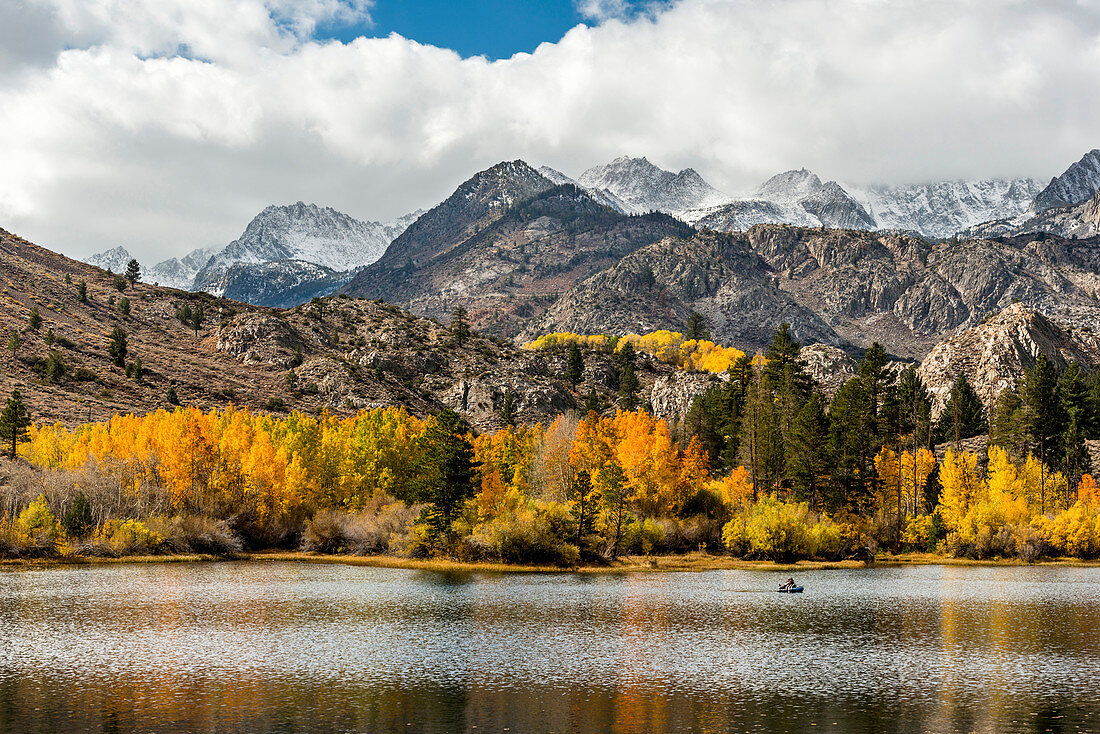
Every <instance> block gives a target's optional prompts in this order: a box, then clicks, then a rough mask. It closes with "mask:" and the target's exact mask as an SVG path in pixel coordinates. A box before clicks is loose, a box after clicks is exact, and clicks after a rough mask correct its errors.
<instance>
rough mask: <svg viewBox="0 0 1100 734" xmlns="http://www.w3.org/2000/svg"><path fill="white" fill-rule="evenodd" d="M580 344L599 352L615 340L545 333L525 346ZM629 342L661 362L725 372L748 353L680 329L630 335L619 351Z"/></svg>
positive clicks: (603, 337)
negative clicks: (686, 337) (689, 335)
mask: <svg viewBox="0 0 1100 734" xmlns="http://www.w3.org/2000/svg"><path fill="white" fill-rule="evenodd" d="M569 344H578V345H580V346H587V347H589V348H591V349H595V350H597V351H607V350H608V349H609V347H610V344H611V340H610V338H609V337H606V336H603V335H596V336H583V335H581V334H570V333H565V332H555V333H553V334H544V335H543V336H540V337H539V338H538V339H535V340H534V341H529V342H527V343H526V344H524V345H523V348H524V349H553V348H557V347H562V346H567V345H569ZM627 344H631V345H633V346H634V349H636V350H637V351H639V352H645V353H646V354H652V355H653V356H654V357H656V358H657V359H659V360H660V361H662V362H664V363H666V364H671V365H674V366H676V367H680V368H681V369H688V370H702V371H706V372H714V373H718V372H725V371H726V370H728V369H729V368H730V367H732V366H733V363H734V362H736V361H737V360H738V359H740V358H741V357H743V356H745V353H744V352H742V351H741V350H739V349H733V348H732V347H723V346H721V345H720V344H715V343H714V342H712V341H706V340H703V339H688V340H687V341H684V335H683V334H681V333H679V332H677V331H665V330H661V331H653V332H650V333H648V334H627V335H626V336H624V337H622V338H620V339H619V341H618V344H616V346H615V350H616V351H619V350H621V349H622V348H623V347H624V346H626V345H627Z"/></svg>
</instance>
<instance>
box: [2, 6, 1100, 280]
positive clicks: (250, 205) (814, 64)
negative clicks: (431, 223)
mask: <svg viewBox="0 0 1100 734" xmlns="http://www.w3.org/2000/svg"><path fill="white" fill-rule="evenodd" d="M27 3H28V4H27V5H26V8H27V9H28V12H26V13H23V14H21V16H20V22H22V23H23V27H24V28H25V29H26V31H27V33H37V34H39V35H40V37H41V39H42V44H26V43H25V44H23V45H22V46H20V45H18V44H13V43H11V42H10V36H7V35H4V33H3V32H2V31H0V94H2V97H0V98H2V99H3V100H4V104H3V105H2V106H0V170H3V171H4V176H2V177H0V226H2V227H4V228H6V229H9V230H14V231H18V232H20V233H21V234H23V235H24V236H27V237H29V238H31V239H33V240H35V241H37V242H40V243H41V244H43V245H46V246H49V247H52V248H55V249H60V250H62V251H64V252H67V253H71V254H74V255H77V256H83V255H85V254H88V253H90V252H92V251H95V250H98V249H102V248H104V247H107V246H112V245H115V244H123V245H126V246H127V247H128V248H131V249H132V250H133V251H135V252H136V253H138V254H140V255H141V256H142V257H143V258H145V259H147V260H149V261H152V260H155V259H157V258H159V257H164V256H169V255H173V254H180V253H182V252H185V251H187V250H189V249H191V248H193V247H198V246H208V245H211V244H221V243H225V242H227V241H229V240H230V239H232V238H234V237H235V236H236V235H237V234H239V232H240V231H241V230H242V229H243V228H244V225H245V224H246V223H247V221H248V219H249V218H250V217H251V216H252V215H253V214H254V213H256V212H257V211H259V209H261V208H262V207H263V206H264V205H266V204H268V203H285V202H293V201H296V200H299V199H302V200H306V201H314V202H317V203H321V204H326V205H330V206H335V207H337V208H339V209H342V210H343V211H346V212H348V213H349V214H352V215H353V216H357V217H361V218H371V219H385V218H389V217H392V216H395V215H398V214H400V213H403V212H404V211H408V210H411V209H414V208H417V207H426V206H431V205H433V204H434V203H436V202H437V201H439V200H440V199H441V198H442V197H444V196H445V195H446V194H447V193H449V192H450V190H452V189H453V188H454V187H455V186H456V185H457V184H458V183H460V182H461V181H462V180H464V179H465V178H467V177H468V176H469V175H471V174H472V173H474V172H475V171H477V170H479V169H482V168H485V167H487V166H489V165H492V164H493V163H496V162H497V161H500V160H503V159H513V158H524V159H526V160H528V161H530V162H532V163H536V164H538V163H548V164H550V165H553V166H554V167H556V168H560V169H561V170H563V171H565V172H567V173H570V174H573V175H576V174H578V173H579V172H580V171H581V170H583V169H584V168H586V167H587V166H589V165H592V164H594V163H600V162H605V161H606V160H609V159H610V158H612V157H614V156H616V155H620V154H624V153H625V154H631V155H646V156H648V157H649V158H650V160H653V161H654V162H656V163H658V164H660V165H663V166H665V167H667V168H672V169H679V168H681V167H685V166H693V167H695V168H696V169H698V170H699V171H700V172H701V173H702V174H703V175H704V176H705V177H706V178H708V179H709V180H711V181H712V183H714V184H715V185H717V186H718V187H719V188H722V189H724V190H726V191H729V192H731V193H737V192H739V191H742V190H745V189H748V188H750V187H752V186H753V185H755V184H757V183H758V182H759V181H761V180H763V179H764V178H766V177H767V176H769V175H771V174H773V173H776V172H778V171H781V170H786V169H789V168H793V167H801V166H806V167H808V168H811V169H812V170H814V171H815V172H817V173H818V174H819V175H821V176H823V177H828V178H837V179H840V180H842V181H847V182H851V183H855V184H861V183H874V182H899V183H900V182H913V181H925V180H932V179H939V178H961V177H989V176H1015V175H1034V176H1038V177H1050V176H1052V175H1055V174H1057V173H1059V172H1061V170H1063V169H1064V168H1065V167H1066V166H1067V165H1068V164H1069V163H1071V162H1072V161H1074V160H1076V159H1077V158H1079V157H1080V156H1081V155H1082V154H1083V153H1084V152H1085V151H1086V150H1088V149H1090V148H1093V147H1097V146H1098V145H1100V140H1098V139H1097V136H1098V134H1097V132H1096V126H1095V120H1096V119H1098V117H1100V114H1098V113H1100V98H1098V97H1097V95H1096V94H1094V91H1095V90H1096V89H1100V7H1097V5H1096V3H1095V2H1093V1H1092V0H1087V1H1084V0H1082V1H1080V2H1074V1H1073V0H1052V2H1048V3H1024V2H1017V1H1014V0H993V1H990V0H951V1H948V0H833V1H832V2H828V3H822V2H820V0H766V1H760V0H751V1H750V0H681V1H680V2H678V3H675V4H673V5H671V6H662V9H660V10H659V11H653V12H649V13H643V14H642V15H635V16H630V17H629V18H627V19H626V20H610V21H608V22H604V23H600V24H598V25H595V26H594V27H586V26H578V27H576V28H574V29H573V30H571V31H569V32H568V33H567V34H566V35H565V37H564V38H562V39H561V40H560V41H558V42H556V43H547V44H543V45H542V46H540V47H539V48H538V49H537V50H536V51H535V52H534V53H531V54H517V55H516V56H514V57H513V58H511V59H504V60H500V61H494V62H490V61H487V60H486V59H484V58H480V57H475V58H465V59H464V58H462V57H460V56H459V55H458V54H456V53H454V52H453V51H449V50H446V49H439V48H435V47H431V46H426V45H422V44H419V43H417V42H415V41H414V40H409V39H405V38H401V37H400V36H396V35H392V36H390V37H387V38H375V39H367V38H360V39H357V40H355V41H353V42H350V43H347V44H342V43H338V42H335V41H324V42H319V41H315V40H311V37H312V34H313V33H314V31H315V29H316V28H317V27H318V26H319V25H324V24H331V23H341V22H358V23H363V22H368V21H369V12H370V4H369V3H366V2H362V1H361V0H360V1H357V2H338V1H337V0H309V1H308V2H291V0H266V1H262V0H27ZM589 6H590V7H589ZM585 7H588V9H589V10H591V11H592V17H594V18H611V17H614V16H616V14H621V11H622V8H621V7H619V4H618V3H616V2H614V0H592V2H588V3H586V6H585ZM8 12H9V11H8V10H2V11H0V21H3V20H5V19H6V18H7V17H8V16H5V15H4V13H8ZM36 13H37V15H36ZM44 19H50V22H46V21H45V20H44ZM2 27H4V24H3V23H2V22H0V28H2ZM57 28H63V29H64V33H62V34H61V35H60V36H59V35H58V34H57V33H56V29H57ZM50 33H53V35H50ZM42 48H49V49H51V51H50V54H49V58H45V57H44V56H43V52H42V50H41V49H42ZM5 64H6V65H7V66H5Z"/></svg>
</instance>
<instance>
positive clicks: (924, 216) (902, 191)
mask: <svg viewBox="0 0 1100 734" xmlns="http://www.w3.org/2000/svg"><path fill="white" fill-rule="evenodd" d="M1040 188H1041V186H1040V184H1039V182H1037V181H1035V180H1034V179H1030V178H1018V179H989V180H980V181H939V182H935V183H929V184H918V185H911V186H873V187H870V188H868V189H866V190H864V191H856V192H855V195H856V196H857V197H859V198H860V199H861V200H862V201H864V202H865V205H866V207H867V210H868V211H869V212H870V213H871V215H872V216H873V217H874V219H875V223H876V226H877V227H878V228H880V229H898V230H908V231H913V232H919V233H921V234H922V235H924V236H926V237H936V238H940V237H950V236H951V235H953V234H955V233H956V232H959V231H961V230H964V229H966V228H968V227H972V226H974V225H976V224H979V223H981V222H988V221H990V220H994V219H1006V218H1009V217H1016V216H1019V215H1020V214H1022V213H1023V212H1025V211H1027V208H1028V206H1029V205H1030V204H1031V200H1032V199H1033V198H1034V197H1035V195H1036V194H1038V193H1039V190H1040Z"/></svg>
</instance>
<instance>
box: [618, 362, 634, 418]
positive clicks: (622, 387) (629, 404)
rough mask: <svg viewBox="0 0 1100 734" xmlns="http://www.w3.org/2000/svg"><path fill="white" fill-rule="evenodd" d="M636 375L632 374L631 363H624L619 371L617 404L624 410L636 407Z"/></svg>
mask: <svg viewBox="0 0 1100 734" xmlns="http://www.w3.org/2000/svg"><path fill="white" fill-rule="evenodd" d="M638 388H639V383H638V376H637V375H635V374H634V365H633V364H629V363H628V364H624V365H623V367H622V369H621V370H620V371H619V405H621V406H622V407H623V409H624V410H634V409H635V408H636V407H638Z"/></svg>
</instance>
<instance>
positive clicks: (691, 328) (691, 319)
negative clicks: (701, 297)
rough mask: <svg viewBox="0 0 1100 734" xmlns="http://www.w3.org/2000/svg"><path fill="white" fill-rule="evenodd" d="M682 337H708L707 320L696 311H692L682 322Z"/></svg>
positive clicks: (688, 338) (686, 338)
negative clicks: (684, 321) (685, 320)
mask: <svg viewBox="0 0 1100 734" xmlns="http://www.w3.org/2000/svg"><path fill="white" fill-rule="evenodd" d="M684 339H685V340H690V339H700V340H702V339H710V331H709V330H708V329H707V320H706V317H704V316H703V314H701V313H699V312H698V311H692V312H691V314H690V315H689V316H688V318H687V322H686V323H685V324H684Z"/></svg>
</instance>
